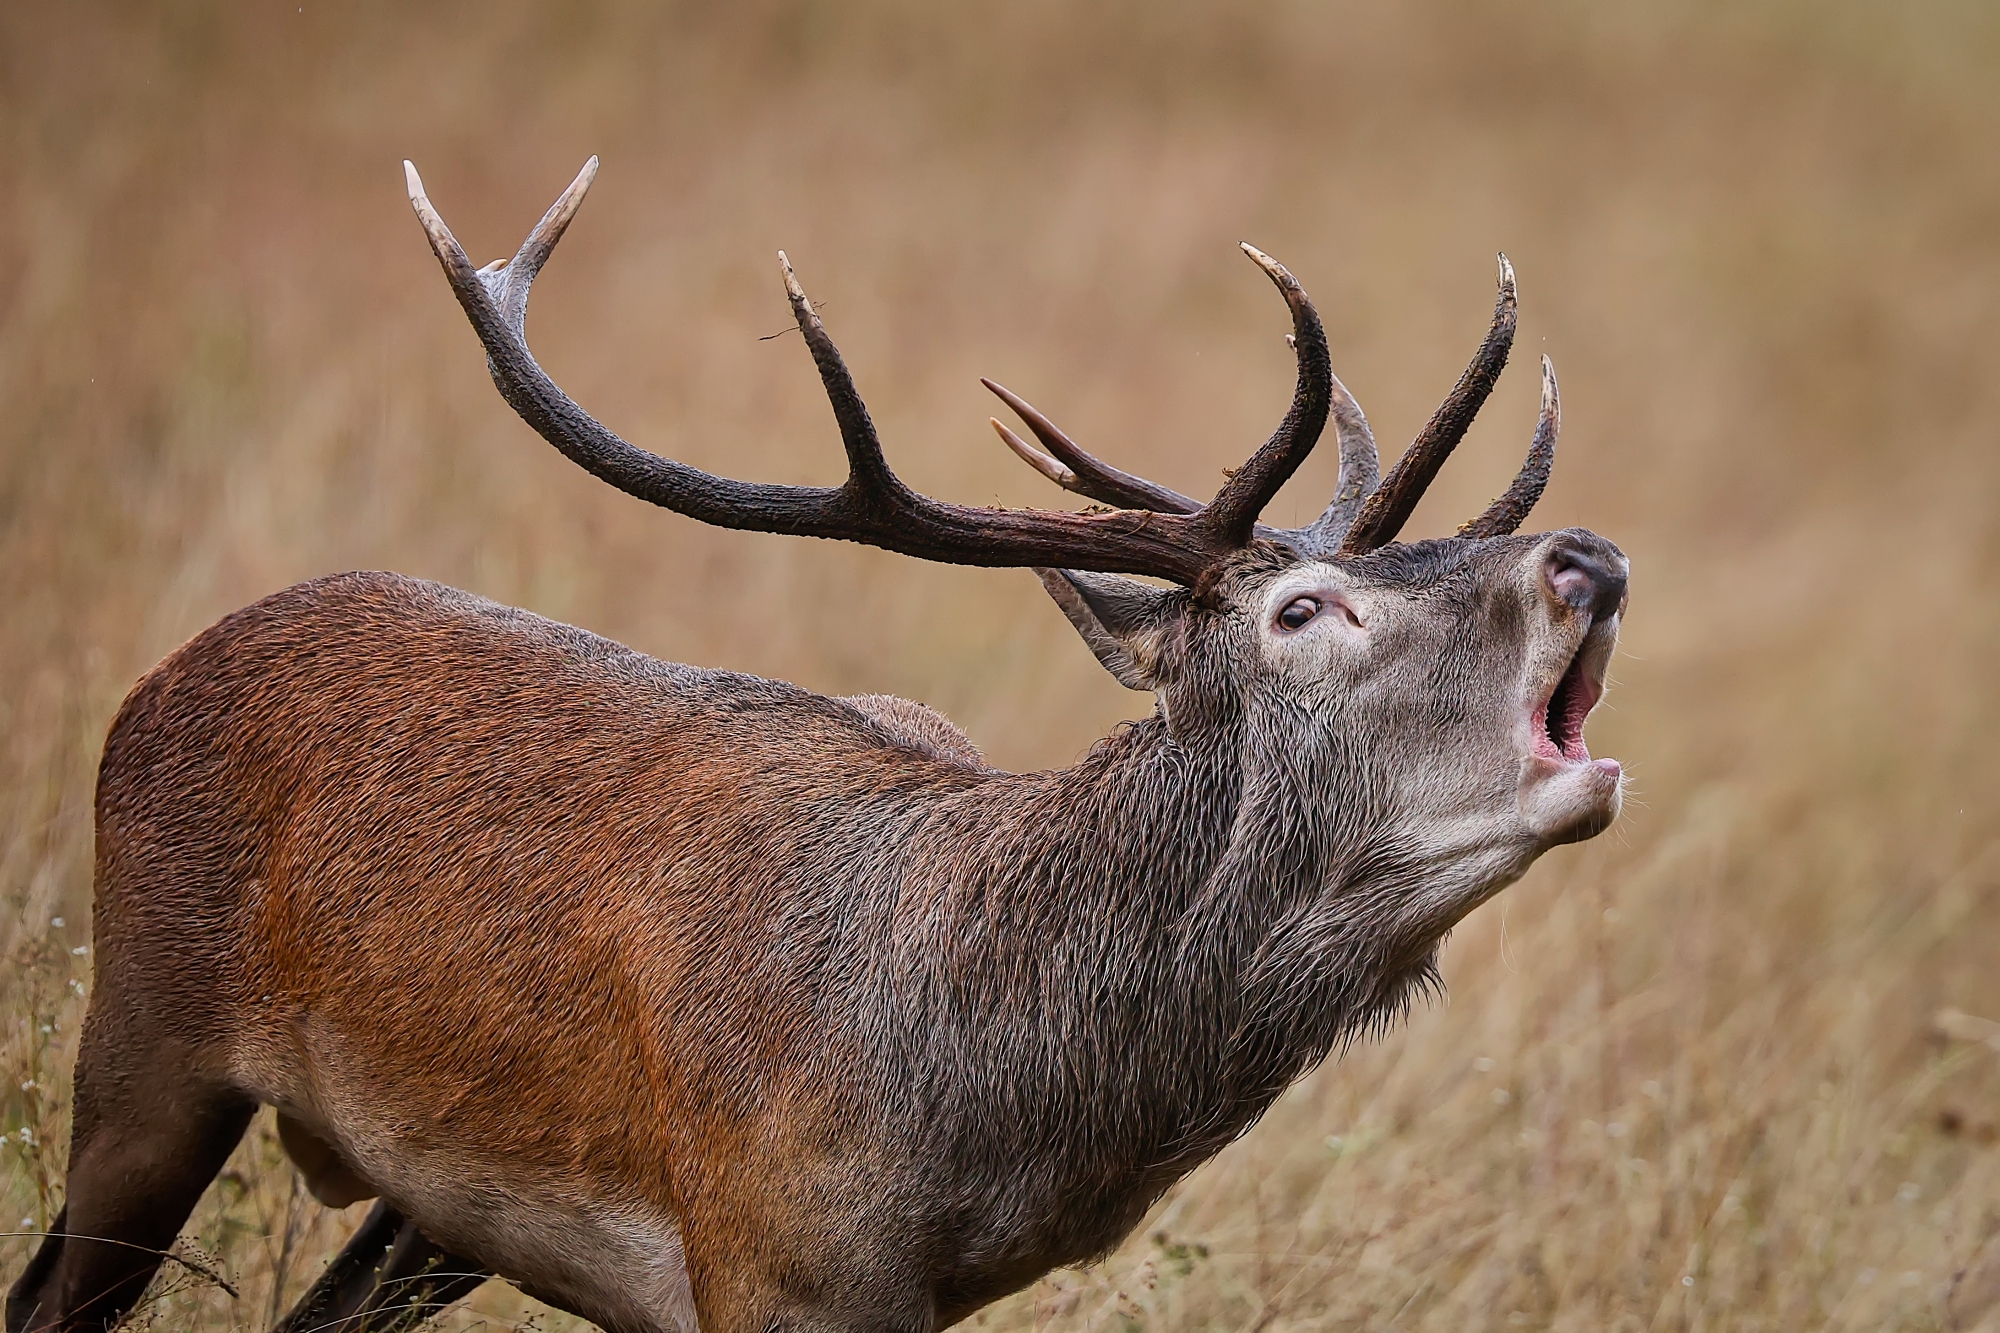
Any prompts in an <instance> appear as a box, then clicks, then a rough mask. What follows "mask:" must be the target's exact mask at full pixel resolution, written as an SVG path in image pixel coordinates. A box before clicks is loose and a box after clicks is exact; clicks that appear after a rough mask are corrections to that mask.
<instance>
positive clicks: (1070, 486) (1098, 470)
mask: <svg viewBox="0 0 2000 1333" xmlns="http://www.w3.org/2000/svg"><path fill="white" fill-rule="evenodd" d="M979 382H980V383H981V384H984V385H985V386H986V387H987V388H989V389H991V390H992V391H993V392H994V394H995V395H997V396H998V397H999V399H1000V401H1001V402H1003V403H1005V404H1007V406H1008V407H1010V408H1012V409H1013V410H1014V414H1015V415H1016V416H1018V417H1020V418H1021V420H1022V421H1024V422H1026V423H1027V426H1028V429H1029V430H1031V431H1033V432H1034V433H1035V438H1036V439H1038V440H1040V441H1041V442H1042V444H1043V446H1044V447H1045V448H1047V449H1048V451H1049V452H1048V454H1044V453H1042V452H1041V450H1039V449H1036V448H1035V447H1034V446H1033V445H1031V444H1029V443H1028V442H1027V441H1026V440H1023V439H1022V438H1021V437H1020V436H1018V435H1016V434H1014V432H1013V431H1011V430H1008V429H1007V428H1006V427H1005V426H1003V425H1001V424H1000V423H999V422H998V421H995V422H994V423H993V428H994V429H995V430H997V431H999V432H1000V438H1001V439H1002V440H1004V441H1006V443H1007V447H1008V448H1009V449H1012V450H1013V451H1014V452H1015V454H1016V455H1018V456H1019V457H1020V459H1021V461H1023V462H1025V463H1026V464H1027V465H1028V466H1029V467H1032V468H1034V469H1035V471H1037V472H1039V473H1041V474H1042V475H1043V476H1045V477H1047V478H1048V479H1049V480H1050V481H1053V482H1054V483H1055V484H1056V485H1058V486H1060V487H1062V488H1063V489H1064V490H1066V491H1075V492H1076V493H1077V494H1079V495H1087V496H1089V497H1090V498H1091V499H1093V500H1101V501H1103V502H1104V503H1105V504H1110V505H1117V506H1119V507H1120V508H1122V509H1151V510H1153V511H1155V512H1156V513H1162V514H1192V513H1194V512H1195V511H1196V510H1197V509H1200V508H1201V502H1200V501H1198V500H1191V499H1189V498H1188V497H1187V496H1185V495H1182V494H1181V493H1180V492H1179V491H1176V490H1173V489H1171V488H1169V487H1166V486H1162V485H1160V484H1159V483H1158V482H1154V481H1147V480H1146V479H1145V478H1144V477H1135V476H1133V475H1132V474H1131V473H1129V472H1125V471H1122V470H1120V469H1118V468H1115V467H1113V466H1111V464H1109V463H1106V462H1104V461H1103V460H1102V459H1099V458H1097V457H1095V456H1094V455H1092V454H1090V453H1089V452H1087V451H1086V450H1084V449H1083V448H1082V447H1081V446H1080V445H1078V444H1077V443H1076V441H1074V440H1072V439H1070V437H1069V436H1067V435H1065V434H1063V432H1062V431H1061V430H1059V429H1057V428H1056V424H1055V423H1054V422H1053V421H1050V420H1049V419H1048V418H1047V417H1045V416H1043V415H1042V414H1041V413H1040V412H1037V411H1036V410H1035V409H1034V407H1033V405H1031V404H1030V403H1029V402H1028V401H1027V400H1026V399H1025V398H1022V397H1021V396H1020V395H1018V394H1016V393H1014V392H1013V391H1011V390H1009V389H1008V388H1007V387H1006V386H1004V385H1001V384H996V383H994V382H993V381H992V380H990V379H987V378H986V377H985V376H983V375H982V376H980V379H979ZM1049 454H1053V455H1055V457H1053V458H1051V457H1050V456H1049ZM1058 460H1060V461H1058ZM1065 465H1066V466H1065ZM1052 468H1053V469H1057V470H1056V471H1051V469H1052Z"/></svg>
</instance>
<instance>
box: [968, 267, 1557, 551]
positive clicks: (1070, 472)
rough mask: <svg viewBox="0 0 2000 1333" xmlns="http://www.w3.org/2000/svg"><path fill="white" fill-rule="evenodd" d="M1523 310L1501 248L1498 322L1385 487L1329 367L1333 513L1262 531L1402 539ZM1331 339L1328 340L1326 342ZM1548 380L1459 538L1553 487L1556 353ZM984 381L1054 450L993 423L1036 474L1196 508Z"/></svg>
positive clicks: (1113, 498)
mask: <svg viewBox="0 0 2000 1333" xmlns="http://www.w3.org/2000/svg"><path fill="white" fill-rule="evenodd" d="M1244 249H1245V250H1246V251H1250V253H1251V254H1252V256H1253V257H1255V256H1256V253H1257V252H1256V251H1254V250H1251V249H1250V247H1249V246H1247V245H1246V246H1245V247H1244ZM1518 317H1519V303H1518V300H1517V298H1516V292H1515V284H1514V266H1513V265H1512V264H1510V263H1509V262H1508V261H1507V256H1505V255H1501V256H1500V279H1499V295H1498V297H1497V298H1496V299H1495V301H1494V306H1493V323H1492V326H1491V327H1490V328H1489V329H1488V330H1487V333H1486V337H1485V339H1484V340H1483V341H1482V342H1481V343H1480V345H1479V350H1478V351H1477V352H1476V353H1475V354H1474V355H1473V358H1472V362H1471V364H1469V365H1468V366H1467V367H1466V368H1465V371H1464V373H1463V374H1461V375H1460V376H1459V378H1458V383H1457V384H1456V385H1455V386H1454V387H1453V388H1452V391H1451V393H1450V394H1449V395H1448V396H1447V397H1446V398H1445V400H1444V402H1443V403H1442V404H1440V405H1439V407H1438V409H1437V411H1436V412H1434V413H1432V414H1431V419H1430V421H1429V422H1427V423H1426V424H1425V426H1424V428H1423V430H1422V431H1421V432H1419V433H1418V435H1417V438H1416V440H1415V441H1413V442H1412V443H1411V445H1410V447H1409V449H1407V450H1406V451H1404V454H1403V457H1402V458H1401V459H1400V460H1398V462H1397V464H1396V466H1395V468H1394V469H1393V470H1391V472H1390V473H1389V477H1388V480H1387V481H1386V482H1382V483H1380V484H1379V485H1378V481H1377V478H1378V475H1379V469H1380V467H1381V463H1380V461H1379V458H1378V456H1377V454H1376V450H1375V436H1374V433H1373V432H1372V431H1370V429H1369V427H1368V418H1367V417H1366V416H1365V415H1363V413H1362V411H1361V406H1360V404H1358V403H1357V402H1355V401H1354V397H1353V395H1352V394H1350V393H1348V391H1347V388H1346V386H1345V385H1343V384H1342V383H1341V382H1340V380H1339V379H1338V378H1337V377H1336V376H1335V375H1334V374H1333V370H1332V367H1331V366H1330V365H1329V366H1326V367H1325V369H1324V370H1323V371H1319V372H1318V373H1319V374H1322V375H1323V376H1324V380H1325V383H1326V386H1327V393H1328V397H1329V400H1330V410H1331V415H1332V417H1333V422H1334V433H1335V436H1336V438H1338V440H1339V442H1340V480H1339V484H1338V485H1337V487H1336V488H1335V491H1334V496H1333V500H1332V501H1331V503H1329V504H1328V505H1327V507H1326V511H1325V512H1324V513H1322V514H1321V515H1320V516H1319V517H1318V518H1317V519H1315V520H1314V521H1313V522H1312V523H1311V524H1309V525H1307V526H1306V527H1303V528H1266V527H1263V526H1261V525H1259V527H1258V529H1257V532H1258V535H1260V536H1262V537H1266V538H1268V539H1270V540H1273V541H1279V542H1284V543H1286V544H1288V545H1290V546H1292V547H1293V548H1294V549H1296V550H1299V551H1301V552H1304V553H1308V554H1312V555H1334V556H1337V557H1339V558H1346V557H1351V556H1356V555H1360V554H1362V553H1364V552H1367V551H1372V550H1374V549H1375V548H1376V547H1379V546H1383V545H1386V544H1387V543H1388V542H1390V541H1393V540H1394V539H1395V536H1396V534H1397V533H1398V532H1399V531H1401V530H1402V526H1403V524H1404V523H1405V522H1406V521H1408V519H1409V516H1410V513H1411V511H1413V510H1414V509H1415V508H1416V506H1417V501H1418V500H1419V499H1420V498H1421V497H1422V496H1423V493H1424V490H1425V489H1426V488H1427V487H1428V486H1429V485H1430V483H1431V481H1432V479H1433V478H1435V477H1436V476H1437V473H1438V469H1439V468H1441V467H1443V466H1444V461H1445V459H1447V458H1448V457H1450V456H1451V451H1452V450H1453V449H1455V448H1456V447H1457V446H1458V442H1459V441H1460V440H1461V439H1463V438H1464V437H1465V432H1466V430H1467V428H1468V427H1470V426H1471V425H1472V420H1473V418H1474V417H1475V416H1476V415H1477V414H1478V412H1479V409H1480V407H1481V406H1482V405H1484V403H1485V401H1486V398H1487V396H1488V395H1489V394H1491V393H1492V391H1493V385H1494V382H1495V381H1496V380H1497V379H1498V378H1499V375H1500V372H1501V370H1502V369H1504V368H1505V366H1506V364H1507V354H1508V352H1509V351H1510V350H1511V348H1512V346H1513V341H1514V329H1515V325H1516V322H1517V319H1518ZM1324 346H1325V344H1324V339H1323V337H1322V340H1321V342H1320V347H1321V349H1323V348H1324ZM1322 354H1323V351H1322ZM1307 355H1308V352H1307V351H1305V350H1301V352H1300V376H1301V384H1302V385H1303V383H1304V380H1305V375H1306V366H1305V362H1306V357H1307ZM1542 378H1543V383H1542V413H1541V420H1540V423H1539V424H1538V426H1537V428H1536V431H1535V438H1534V443H1533V445H1532V446H1531V447H1530V449H1529V451H1528V458H1527V461H1526V462H1525V463H1523V464H1522V466H1521V471H1520V474H1519V475H1518V476H1516V477H1515V478H1514V481H1513V484H1512V485H1510V486H1509V487H1508V488H1507V490H1506V493H1505V494H1503V495H1502V496H1501V497H1500V498H1499V499H1498V500H1496V501H1494V502H1493V504H1492V506H1491V507H1489V508H1488V509H1487V510H1486V512H1485V513H1483V514H1481V515H1480V516H1479V517H1478V518H1476V519H1474V520H1472V521H1471V522H1470V523H1467V524H1466V525H1465V526H1464V527H1462V528H1460V529H1459V531H1458V534H1457V535H1459V536H1461V537H1472V538H1480V537H1497V536H1504V535H1506V534H1508V533H1511V532H1513V531H1514V530H1515V529H1516V528H1518V527H1520V525H1521V522H1522V520H1523V519H1525V518H1526V517H1527V515H1528V511H1529V510H1530V509H1532V508H1534V505H1535V502H1536V501H1537V500H1538V499H1540V498H1541V494H1542V488H1543V487H1544V486H1546V485H1547V484H1548V479H1549V470H1550V468H1551V466H1552V465H1553V463H1554V461H1555V446H1556V433H1557V431H1558V430H1559V429H1560V427H1561V409H1560V405H1559V402H1558V399H1557V396H1556V384H1555V370H1554V368H1553V367H1552V366H1551V365H1550V364H1549V360H1548V358H1547V357H1543V358H1542ZM982 383H984V384H985V385H986V387H987V388H989V389H991V390H993V392H994V393H996V394H998V395H1000V397H1001V399H1002V400H1004V401H1005V402H1006V404H1007V405H1008V406H1009V407H1011V408H1013V409H1014V411H1015V412H1016V413H1017V414H1018V415H1019V416H1020V417H1021V419H1022V420H1023V421H1025V422H1027V424H1028V428H1029V429H1030V430H1031V431H1033V432H1034V434H1035V437H1036V438H1037V439H1039V440H1040V441H1041V442H1042V444H1043V445H1044V446H1046V447H1047V448H1048V450H1049V453H1048V454H1044V453H1042V452H1041V451H1040V450H1038V449H1036V448H1035V447H1034V446H1033V445H1031V444H1029V443H1027V442H1026V441H1025V440H1023V439H1021V437H1020V436H1018V435H1016V434H1014V432H1012V431H1011V430H1008V429H1007V428H1006V427H1005V426H1003V425H1001V424H1000V423H999V422H998V421H995V422H993V427H994V429H995V430H997V431H999V433H1000V438H1001V439H1003V440H1005V441H1006V442H1007V446H1008V447H1009V448H1010V449H1012V450H1013V451H1014V452H1015V453H1016V454H1018V455H1020V457H1021V458H1022V459H1023V460H1024V461H1026V462H1027V463H1028V464H1029V465H1030V466H1032V467H1033V468H1035V470H1036V471H1038V472H1040V473H1041V474H1042V475H1043V476H1046V477H1048V478H1049V479H1050V480H1051V481H1053V482H1055V483H1056V484H1057V485H1058V486H1062V487H1064V488H1065V489H1067V490H1072V491H1076V492H1078V493H1080V494H1083V495H1088V496H1090V497H1091V498H1093V499H1096V500H1102V501H1104V502H1105V503H1107V504H1117V505H1124V506H1127V507H1135V508H1138V507H1143V508H1147V509H1154V510H1158V511H1161V512H1165V513H1186V512H1190V511H1192V510H1193V509H1194V508H1195V507H1196V506H1195V502H1194V501H1193V500H1190V499H1189V498H1188V497H1186V496H1185V495H1182V494H1181V493H1180V492H1178V491H1174V490H1170V489H1169V488H1167V487H1165V486H1161V485H1160V484H1159V483H1157V482H1153V481H1148V480H1146V479H1145V478H1144V477H1135V476H1133V475H1131V474H1130V473H1127V472H1122V471H1120V470H1119V469H1118V468H1115V467H1113V466H1111V465H1110V464H1109V463H1105V462H1103V461H1101V460H1100V459H1097V458H1095V457H1093V456H1092V455H1090V454H1089V453H1087V452H1085V450H1084V449H1083V448H1082V447H1080V446H1079V445H1077V444H1076V442H1075V441H1073V440H1071V439H1070V438H1069V436H1067V435H1065V434H1063V432H1062V431H1060V430H1058V429H1057V428H1056V426H1055V424H1054V423H1053V422H1051V421H1050V420H1049V419H1048V418H1047V417H1045V416H1043V415H1042V414H1041V413H1040V412H1037V411H1036V410H1035V409H1034V408H1033V407H1031V406H1029V405H1028V404H1027V403H1026V402H1025V401H1023V400H1022V399H1021V398H1020V397H1018V396H1017V395H1015V394H1013V393H1010V392H1009V391H1008V390H1006V389H1004V388H1002V387H1000V386H999V385H998V384H995V383H994V382H993V381H992V380H984V381H982ZM1050 454H1053V455H1054V457H1053V458H1052V457H1050V456H1049V455H1050ZM1058 460H1060V461H1058Z"/></svg>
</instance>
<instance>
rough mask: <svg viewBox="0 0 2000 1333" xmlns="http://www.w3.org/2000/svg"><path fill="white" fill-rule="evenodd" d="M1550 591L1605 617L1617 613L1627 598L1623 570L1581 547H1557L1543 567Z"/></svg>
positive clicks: (1599, 617) (1595, 617) (1575, 605)
mask: <svg viewBox="0 0 2000 1333" xmlns="http://www.w3.org/2000/svg"><path fill="white" fill-rule="evenodd" d="M1543 574H1544V577H1546V578H1547V580H1548V584H1549V589H1550V591H1552V592H1554V593H1555V595H1556V596H1558V597H1560V598H1562V599H1563V601H1565V602H1567V603H1569V604H1570V605H1571V606H1573V607H1575V608H1576V609H1577V610H1579V611H1585V610H1587V611H1589V612H1590V614H1591V617H1592V618H1593V619H1596V620H1603V619H1605V618H1606V617H1607V616H1611V615H1615V614H1616V613H1617V611H1618V608H1619V607H1620V606H1621V605H1623V603H1624V601H1625V575H1624V573H1623V571H1621V570H1618V569H1615V568H1612V567H1611V566H1609V565H1606V564H1603V563H1600V562H1599V561H1597V560H1593V559H1592V558H1590V557H1589V556H1587V555H1584V554H1583V553H1582V552H1580V551H1558V552H1556V553H1555V554H1554V555H1551V556H1550V557H1549V559H1548V563H1547V564H1546V565H1545V566H1544V567H1543Z"/></svg>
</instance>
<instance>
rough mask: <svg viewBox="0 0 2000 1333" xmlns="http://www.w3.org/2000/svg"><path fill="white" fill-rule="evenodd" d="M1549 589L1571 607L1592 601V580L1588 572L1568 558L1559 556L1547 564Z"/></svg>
mask: <svg viewBox="0 0 2000 1333" xmlns="http://www.w3.org/2000/svg"><path fill="white" fill-rule="evenodd" d="M1547 574H1548V580H1549V588H1550V589H1551V590H1552V591H1553V592H1554V593H1555V595H1556V596H1558V597H1560V598H1562V599H1563V600H1564V601H1565V602H1568V603H1569V604H1570V605H1571V606H1582V605H1584V604H1585V603H1587V602H1589V601H1591V600H1592V598H1591V593H1592V591H1593V584H1594V582H1595V581H1594V580H1593V579H1592V578H1591V577H1590V571H1589V570H1588V569H1586V568H1584V567H1583V565H1582V564H1580V563H1578V562H1577V561H1576V560H1575V559H1573V558H1572V557H1570V556H1563V555H1559V556H1556V557H1555V558H1554V559H1552V560H1550V561H1549V563H1548V570H1547Z"/></svg>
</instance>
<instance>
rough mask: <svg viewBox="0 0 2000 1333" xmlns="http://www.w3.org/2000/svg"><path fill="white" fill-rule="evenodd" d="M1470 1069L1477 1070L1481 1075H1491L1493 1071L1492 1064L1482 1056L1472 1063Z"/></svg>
mask: <svg viewBox="0 0 2000 1333" xmlns="http://www.w3.org/2000/svg"><path fill="white" fill-rule="evenodd" d="M1472 1067H1473V1068H1474V1069H1477V1070H1478V1071H1479V1072H1480V1073H1482V1074H1486V1073H1491V1072H1492V1070H1493V1062H1492V1061H1491V1060H1489V1059H1487V1058H1486V1057H1485V1056H1483V1055H1482V1056H1480V1057H1479V1058H1478V1059H1477V1060H1474V1061H1473V1062H1472Z"/></svg>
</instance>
